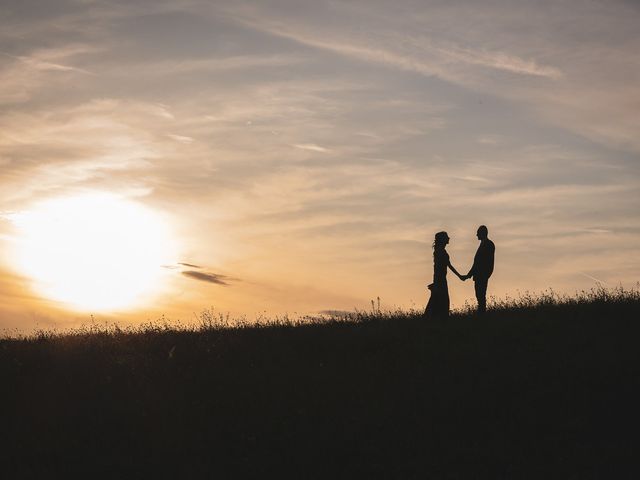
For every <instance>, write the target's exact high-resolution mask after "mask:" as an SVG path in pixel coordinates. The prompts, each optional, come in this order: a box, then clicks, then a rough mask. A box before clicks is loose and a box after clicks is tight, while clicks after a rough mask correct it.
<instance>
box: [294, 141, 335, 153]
mask: <svg viewBox="0 0 640 480" xmlns="http://www.w3.org/2000/svg"><path fill="white" fill-rule="evenodd" d="M294 147H296V148H299V149H300V150H309V151H311V152H319V153H327V152H329V151H330V150H329V149H328V148H325V147H321V146H320V145H316V144H315V143H296V144H295V145H294Z"/></svg>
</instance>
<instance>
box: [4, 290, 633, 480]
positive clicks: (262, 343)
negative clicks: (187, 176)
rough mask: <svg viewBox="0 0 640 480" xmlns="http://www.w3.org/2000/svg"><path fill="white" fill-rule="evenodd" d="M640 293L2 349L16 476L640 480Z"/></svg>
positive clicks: (96, 332)
mask: <svg viewBox="0 0 640 480" xmlns="http://www.w3.org/2000/svg"><path fill="white" fill-rule="evenodd" d="M639 319H640V289H639V288H638V287H636V288H634V289H631V290H625V289H622V288H616V289H604V288H598V289H594V290H591V291H585V292H579V293H578V294H576V295H574V296H564V295H559V294H556V293H555V292H553V291H551V290H548V291H546V292H542V293H539V294H532V293H528V292H525V293H522V294H519V295H518V296H517V297H515V298H506V299H492V301H491V302H490V310H489V312H488V313H487V315H485V316H483V317H476V316H475V314H474V312H473V306H469V305H467V306H466V307H465V308H462V309H460V310H458V311H456V312H454V313H453V314H452V316H451V318H450V319H449V320H448V321H445V322H432V321H431V322H430V321H426V320H424V319H423V318H422V312H421V311H417V310H413V311H402V310H396V311H385V310H382V309H381V308H380V302H379V300H377V301H374V302H372V308H371V310H369V311H354V312H351V313H345V312H336V313H334V314H331V313H327V314H323V315H318V316H311V317H302V318H290V317H288V316H282V317H277V318H271V319H269V318H258V319H257V322H255V321H249V320H247V319H246V318H239V319H238V318H230V317H228V316H227V315H223V314H220V313H218V312H216V311H215V310H213V309H207V310H204V311H202V312H200V314H198V315H196V318H195V320H196V321H195V322H193V323H192V324H188V325H184V324H180V323H179V322H172V321H169V320H167V319H164V318H161V319H160V320H158V321H156V322H150V323H147V324H144V325H140V326H138V327H135V328H134V327H129V328H122V327H118V326H117V325H98V324H96V323H95V322H92V323H91V324H89V325H86V326H84V327H82V328H78V329H75V330H72V331H68V332H56V331H40V332H37V333H35V334H31V335H24V336H21V337H19V338H5V339H2V340H0V381H2V386H3V395H2V396H1V402H2V403H1V404H0V409H1V410H0V411H2V412H3V422H2V434H3V438H4V439H5V447H4V448H3V450H2V452H3V458H4V459H5V461H4V462H3V466H2V468H3V474H4V476H6V478H41V477H44V476H47V477H51V478H64V477H70V476H76V475H79V474H81V475H85V476H87V475H88V476H91V477H92V478H95V477H111V478H136V477H143V478H145V477H147V478H148V477H150V476H151V475H153V476H158V477H161V478H164V477H167V476H175V477H176V478H212V477H217V478H239V477H257V476H261V477H271V476H276V475H277V476H280V477H283V476H286V477H296V478H334V477H340V478H357V477H371V476H373V477H377V478H452V479H453V478H492V479H493V478H508V479H511V478H541V477H551V478H576V479H577V478H579V479H586V478H617V479H618V478H637V474H638V473H640V471H639V470H638V468H637V463H636V454H637V432H638V427H640V415H639V414H638V408H637V405H638V404H639V401H640V394H639V392H640V355H639V349H638V346H637V344H638V338H639V337H640V322H639Z"/></svg>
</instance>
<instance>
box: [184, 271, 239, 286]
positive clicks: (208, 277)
mask: <svg viewBox="0 0 640 480" xmlns="http://www.w3.org/2000/svg"><path fill="white" fill-rule="evenodd" d="M182 275H184V276H185V277H189V278H193V279H195V280H200V281H202V282H209V283H215V284H217V285H229V282H228V280H229V277H227V276H225V275H218V274H215V273H206V272H199V271H196V270H185V271H184V272H182Z"/></svg>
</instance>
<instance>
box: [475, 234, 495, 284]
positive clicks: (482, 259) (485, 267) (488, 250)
mask: <svg viewBox="0 0 640 480" xmlns="http://www.w3.org/2000/svg"><path fill="white" fill-rule="evenodd" d="M495 253H496V246H495V245H494V244H493V242H492V241H491V240H489V239H488V238H487V239H485V240H482V241H481V242H480V246H479V247H478V250H477V251H476V256H475V257H473V267H471V270H470V271H469V275H471V276H472V277H473V279H474V280H477V279H488V278H489V277H490V276H491V274H492V273H493V263H494V259H495Z"/></svg>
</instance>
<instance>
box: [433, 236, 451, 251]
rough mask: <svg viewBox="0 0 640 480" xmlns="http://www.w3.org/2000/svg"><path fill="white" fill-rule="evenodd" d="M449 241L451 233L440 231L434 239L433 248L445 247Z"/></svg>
mask: <svg viewBox="0 0 640 480" xmlns="http://www.w3.org/2000/svg"><path fill="white" fill-rule="evenodd" d="M447 243H449V235H447V232H438V233H436V236H435V238H434V240H433V249H434V250H437V249H439V248H444V247H445V245H447Z"/></svg>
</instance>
